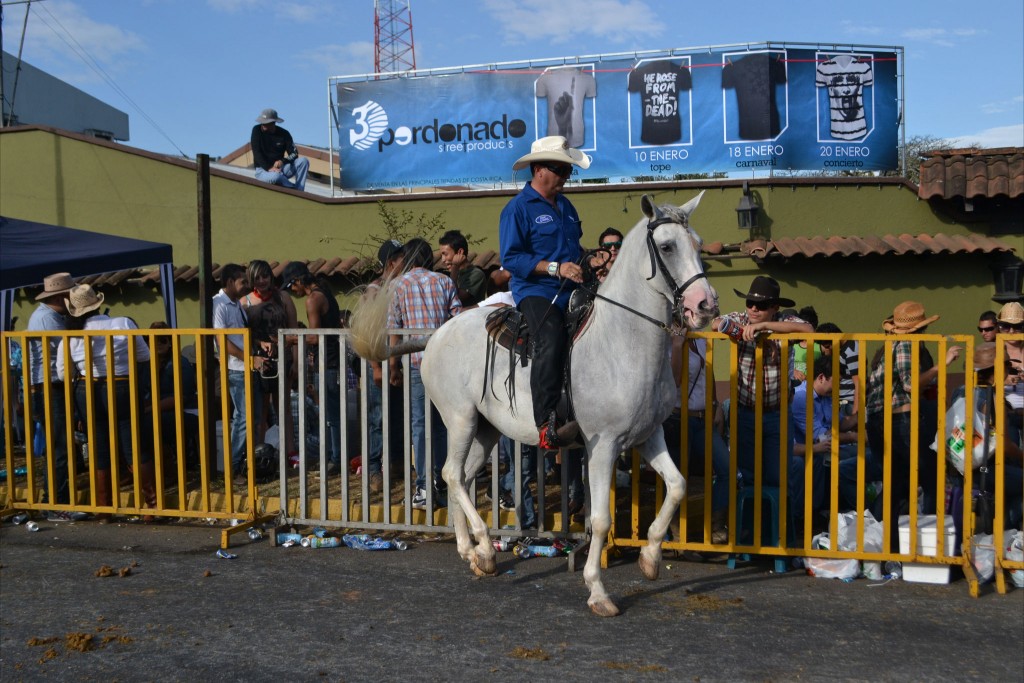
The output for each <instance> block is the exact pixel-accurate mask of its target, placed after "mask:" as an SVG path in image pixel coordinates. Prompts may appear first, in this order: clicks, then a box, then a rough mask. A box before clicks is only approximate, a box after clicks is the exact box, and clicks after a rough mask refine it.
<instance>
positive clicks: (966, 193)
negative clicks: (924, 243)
mask: <svg viewBox="0 0 1024 683" xmlns="http://www.w3.org/2000/svg"><path fill="white" fill-rule="evenodd" d="M917 194H918V196H919V197H921V198H922V199H932V198H934V197H939V198H942V199H951V198H953V197H964V198H966V199H975V198H977V197H997V196H1005V197H1009V198H1011V199H1013V198H1016V197H1020V196H1021V195H1024V148H1021V147H1003V148H999V149H984V150H977V149H952V150H944V151H940V152H933V153H932V154H931V155H930V156H929V157H928V158H927V159H925V160H924V161H923V162H922V163H921V185H920V186H919V187H918V191H917Z"/></svg>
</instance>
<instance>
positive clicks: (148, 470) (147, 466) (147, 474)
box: [139, 461, 158, 524]
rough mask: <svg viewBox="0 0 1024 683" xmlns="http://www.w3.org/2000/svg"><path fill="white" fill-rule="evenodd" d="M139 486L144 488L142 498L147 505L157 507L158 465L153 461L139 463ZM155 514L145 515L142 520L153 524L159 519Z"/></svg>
mask: <svg viewBox="0 0 1024 683" xmlns="http://www.w3.org/2000/svg"><path fill="white" fill-rule="evenodd" d="M139 488H140V489H141V490H142V500H143V501H144V502H145V505H146V507H150V508H155V507H156V465H155V464H154V463H153V461H150V462H140V463H139ZM157 519H158V518H157V517H156V516H154V515H143V516H142V521H143V522H144V523H146V524H152V523H153V522H155V521H157Z"/></svg>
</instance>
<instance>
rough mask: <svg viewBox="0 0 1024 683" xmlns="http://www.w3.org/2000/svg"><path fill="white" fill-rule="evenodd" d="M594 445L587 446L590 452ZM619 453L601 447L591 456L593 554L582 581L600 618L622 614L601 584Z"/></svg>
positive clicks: (591, 549) (589, 556) (591, 531)
mask: <svg viewBox="0 0 1024 683" xmlns="http://www.w3.org/2000/svg"><path fill="white" fill-rule="evenodd" d="M590 446H591V444H590V443H588V450H589V449H590ZM617 456H618V451H617V450H614V448H611V447H603V448H602V447H600V446H598V447H597V448H595V450H594V451H592V452H591V453H590V455H589V458H590V460H589V466H588V470H587V472H588V476H589V477H590V534H591V535H590V554H589V555H588V556H587V564H586V567H584V569H583V580H584V581H586V583H587V588H589V589H590V598H589V599H588V600H587V604H588V605H590V609H591V611H592V612H593V613H594V614H596V615H597V616H599V617H614V616H616V615H617V614H618V613H619V608H618V607H616V606H615V603H614V602H612V599H611V598H610V597H608V593H607V591H605V588H604V584H603V583H602V582H601V553H602V552H603V550H604V544H605V541H606V540H607V539H608V530H609V529H611V526H612V518H611V509H610V504H611V500H610V496H609V492H610V491H611V485H612V474H613V472H614V469H615V458H616V457H617Z"/></svg>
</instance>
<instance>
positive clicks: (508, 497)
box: [498, 493, 516, 510]
mask: <svg viewBox="0 0 1024 683" xmlns="http://www.w3.org/2000/svg"><path fill="white" fill-rule="evenodd" d="M498 507H500V508H501V509H502V510H515V509H516V500H515V498H513V497H512V494H510V493H503V494H501V495H500V496H498Z"/></svg>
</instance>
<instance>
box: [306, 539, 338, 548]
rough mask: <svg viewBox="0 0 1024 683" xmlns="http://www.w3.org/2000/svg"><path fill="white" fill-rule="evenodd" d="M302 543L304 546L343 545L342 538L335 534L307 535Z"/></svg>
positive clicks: (325, 546)
mask: <svg viewBox="0 0 1024 683" xmlns="http://www.w3.org/2000/svg"><path fill="white" fill-rule="evenodd" d="M301 545H302V547H303V548H337V547H338V546H340V545H341V539H340V538H337V537H335V536H327V537H324V538H320V537H318V536H306V537H305V538H303V539H302V541H301Z"/></svg>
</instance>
